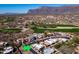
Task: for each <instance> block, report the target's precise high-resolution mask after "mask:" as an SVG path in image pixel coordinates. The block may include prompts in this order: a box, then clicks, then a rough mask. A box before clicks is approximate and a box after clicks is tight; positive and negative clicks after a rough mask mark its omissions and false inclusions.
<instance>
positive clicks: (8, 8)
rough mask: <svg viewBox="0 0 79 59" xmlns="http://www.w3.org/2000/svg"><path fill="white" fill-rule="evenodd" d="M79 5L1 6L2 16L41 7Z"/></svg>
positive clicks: (0, 12)
mask: <svg viewBox="0 0 79 59" xmlns="http://www.w3.org/2000/svg"><path fill="white" fill-rule="evenodd" d="M76 5H79V4H0V14H4V13H27V11H28V10H29V9H35V8H38V7H41V6H49V7H62V6H76Z"/></svg>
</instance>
